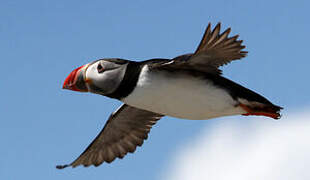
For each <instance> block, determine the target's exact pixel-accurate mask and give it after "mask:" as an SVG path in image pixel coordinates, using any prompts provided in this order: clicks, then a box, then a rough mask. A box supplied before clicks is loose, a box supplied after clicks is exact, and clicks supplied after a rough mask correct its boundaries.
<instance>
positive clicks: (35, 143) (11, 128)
mask: <svg viewBox="0 0 310 180" xmlns="http://www.w3.org/2000/svg"><path fill="white" fill-rule="evenodd" d="M309 6H310V3H309V1H267V0H262V1H246V0H237V1H223V0H220V1H163V0H158V1H154V2H149V1H142V0H140V1H134V2H133V1H118V0H115V1H99V0H98V1H87V2H86V1H73V0H68V1H47V0H45V1H42V0H41V1H35V0H29V1H16V0H12V1H9V0H6V1H1V2H0V39H1V40H0V52H1V53H0V56H1V65H2V66H1V67H2V68H1V76H0V82H1V92H2V93H1V94H2V100H1V102H0V113H1V126H0V141H1V143H2V147H1V148H0V154H1V161H0V179H22V178H23V179H29V178H35V179H39V178H41V179H47V180H48V179H53V180H54V179H73V178H74V179H77V180H78V179H85V178H88V179H98V178H105V179H125V178H126V179H133V178H135V179H158V178H160V176H159V174H160V173H161V172H162V171H164V170H165V168H167V164H168V163H169V162H170V160H171V158H173V156H174V155H175V151H176V150H179V148H180V147H182V144H183V143H184V142H190V141H191V140H192V137H194V136H196V135H197V134H198V133H199V132H201V131H202V129H203V128H208V127H209V128H210V129H211V128H212V127H214V126H217V124H218V122H221V121H229V120H231V121H234V120H235V119H236V118H233V119H232V118H230V117H226V118H220V119H217V120H210V121H185V120H178V119H175V118H170V117H165V118H163V119H162V120H161V121H159V122H158V124H157V125H155V127H154V128H153V129H152V131H151V134H150V136H149V139H148V140H147V141H146V142H145V143H144V145H143V147H142V148H138V149H137V151H136V152H135V153H134V154H129V155H127V156H126V157H125V158H124V159H123V160H116V161H115V162H113V163H112V164H103V165H101V166H100V167H98V168H94V167H91V168H81V167H79V168H76V169H71V168H68V169H65V170H62V171H60V170H57V169H55V165H57V164H64V163H69V162H71V161H72V160H74V159H75V158H76V157H77V156H78V155H79V154H80V153H81V152H82V151H83V150H84V148H86V146H87V145H88V144H89V143H90V142H91V141H92V139H93V138H94V137H95V136H96V135H97V133H98V132H99V131H100V130H101V128H102V127H103V125H104V124H105V121H106V119H107V117H108V116H109V114H110V113H111V112H113V111H114V110H115V109H116V108H117V107H118V106H119V105H120V104H121V103H120V102H118V101H116V100H112V99H109V98H106V97H102V96H98V95H92V94H81V93H77V92H72V91H66V90H62V89H61V87H62V83H63V81H64V79H65V78H66V76H67V75H68V74H69V73H70V72H71V70H73V69H74V68H76V67H78V66H80V65H83V64H85V63H88V62H90V61H93V60H96V59H99V58H104V57H120V58H125V59H131V60H138V61H140V60H145V59H150V58H155V57H162V58H172V57H175V56H177V55H180V54H184V53H189V52H192V51H194V50H195V48H196V47H197V45H198V43H199V41H200V38H201V36H202V34H203V31H204V28H205V27H206V25H207V23H208V22H212V23H213V24H216V23H217V22H222V27H223V28H227V27H232V34H240V38H241V39H243V40H244V44H245V45H246V46H247V50H248V51H249V55H248V57H246V58H245V59H243V60H242V61H237V62H234V63H232V64H230V65H229V66H225V67H223V70H224V76H225V77H228V78H230V79H232V80H234V81H236V82H238V83H240V84H242V85H244V86H247V87H248V88H250V89H253V90H255V91H257V92H259V93H261V94H262V95H264V96H266V97H267V98H269V99H270V100H271V101H273V102H274V103H275V104H278V105H281V106H283V107H284V108H285V109H284V111H283V115H284V116H285V115H286V113H287V112H290V111H289V110H298V109H300V108H303V109H304V108H305V107H309V105H310V96H309V90H310V85H309V83H308V81H309V80H308V78H309V67H310V61H309V57H308V52H309V43H308V42H309V41H310V37H309V35H308V33H309V32H308V31H309V29H310V24H309V19H308V17H309V13H308V7H309ZM239 118H240V119H241V121H238V123H239V124H240V126H246V125H247V124H248V123H251V117H241V116H240V117H239ZM260 120H262V121H263V120H269V119H266V118H260ZM271 121H272V120H271ZM245 136H246V133H245Z"/></svg>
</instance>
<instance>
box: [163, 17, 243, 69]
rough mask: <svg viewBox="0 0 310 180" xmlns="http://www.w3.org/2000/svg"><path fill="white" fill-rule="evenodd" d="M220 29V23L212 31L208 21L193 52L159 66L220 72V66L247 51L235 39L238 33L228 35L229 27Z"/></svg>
mask: <svg viewBox="0 0 310 180" xmlns="http://www.w3.org/2000/svg"><path fill="white" fill-rule="evenodd" d="M220 31H221V24H220V23H218V24H217V25H216V26H215V28H214V29H213V30H212V31H211V24H210V23H209V24H208V26H207V28H206V30H205V33H204V35H203V37H202V39H201V41H200V43H199V45H198V47H197V49H196V51H195V53H193V54H185V55H181V56H178V57H175V58H173V59H172V60H171V62H168V63H165V64H163V65H162V66H160V68H166V69H174V70H177V69H178V70H182V69H183V70H191V71H199V72H207V73H214V74H221V70H219V69H218V68H219V67H220V66H223V65H225V64H228V63H229V62H231V61H233V60H237V59H241V58H243V57H245V56H246V54H247V51H242V49H244V48H245V46H243V45H242V43H243V41H242V40H237V39H238V37H239V35H235V36H232V37H228V36H229V33H230V32H231V28H227V29H226V30H225V31H224V32H223V33H220Z"/></svg>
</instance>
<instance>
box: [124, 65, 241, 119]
mask: <svg viewBox="0 0 310 180" xmlns="http://www.w3.org/2000/svg"><path fill="white" fill-rule="evenodd" d="M123 102H124V103H126V104H128V105H131V106H134V107H137V108H140V109H145V110H148V111H152V112H156V113H160V114H164V115H168V116H173V117H178V118H183V119H210V118H214V117H219V116H227V115H236V114H242V113H245V112H244V111H243V110H242V109H241V108H239V107H235V105H236V103H237V102H236V101H235V100H234V99H233V98H232V97H231V96H230V95H229V94H228V93H227V92H226V91H225V90H224V89H221V88H219V87H216V86H214V84H213V82H212V81H208V80H206V79H200V78H197V77H194V76H190V75H184V74H180V73H173V72H166V71H151V70H149V68H148V67H147V66H144V67H143V69H142V71H141V73H140V77H139V80H138V82H137V86H136V88H135V89H134V91H133V92H132V93H131V94H130V95H129V96H127V97H126V98H124V99H123Z"/></svg>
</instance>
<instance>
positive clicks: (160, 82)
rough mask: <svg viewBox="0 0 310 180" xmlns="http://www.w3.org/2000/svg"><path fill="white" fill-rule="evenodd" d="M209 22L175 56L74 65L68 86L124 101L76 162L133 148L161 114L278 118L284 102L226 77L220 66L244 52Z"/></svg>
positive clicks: (106, 159)
mask: <svg viewBox="0 0 310 180" xmlns="http://www.w3.org/2000/svg"><path fill="white" fill-rule="evenodd" d="M220 29H221V24H220V23H218V24H217V25H216V26H215V28H214V29H213V30H211V24H210V23H209V25H208V26H207V28H206V30H205V33H204V35H203V38H202V40H201V41H200V44H199V45H198V47H197V49H196V51H195V52H194V53H190V54H184V55H181V56H177V57H175V58H173V59H150V60H145V61H141V62H136V61H130V60H125V59H119V58H104V59H99V60H96V61H94V62H91V63H89V64H86V65H83V66H81V67H79V68H77V69H75V70H73V71H72V72H71V73H70V74H69V76H68V77H67V78H66V79H65V82H64V84H63V88H64V89H69V90H73V91H79V92H91V93H95V94H99V95H104V96H107V97H110V98H114V99H118V100H120V101H122V102H123V103H124V104H123V105H121V106H120V107H119V108H118V110H116V111H115V112H113V113H112V114H111V116H110V117H109V119H108V121H107V123H106V124H105V126H104V128H103V129H102V131H101V132H100V133H99V134H98V136H97V137H96V138H95V139H94V140H93V142H92V143H91V144H90V145H89V146H88V147H87V148H86V150H85V151H84V152H83V153H82V154H81V155H80V156H79V157H78V158H77V159H76V160H74V161H73V162H72V163H70V164H66V165H59V166H57V168H59V169H63V168H65V167H68V166H71V167H76V166H79V165H84V166H85V167H87V166H90V165H94V166H99V165H100V164H102V163H103V162H107V163H110V162H112V161H113V160H114V159H115V158H123V157H124V156H125V155H126V154H127V153H128V152H130V153H133V152H134V151H135V150H136V147H137V146H141V145H142V144H143V141H144V140H145V139H147V137H148V133H149V132H150V129H151V127H152V126H153V125H154V124H155V123H156V122H157V121H158V120H159V119H161V118H162V117H163V116H172V117H177V118H182V119H192V120H203V119H210V118H216V117H221V116H230V115H245V116H248V115H259V116H267V117H270V118H274V119H279V118H280V110H281V109H282V108H281V107H280V106H277V105H274V104H272V103H271V102H270V101H269V100H267V99H266V98H264V97H263V96H261V95H259V94H257V93H255V92H253V91H251V90H249V89H247V88H245V87H243V86H241V85H239V84H237V83H235V82H233V81H231V80H229V79H227V78H225V77H223V76H222V75H221V74H222V73H221V70H220V69H219V67H220V66H223V65H225V64H227V63H230V62H231V61H234V60H238V59H241V58H243V57H245V56H246V54H247V51H243V49H244V48H245V46H243V45H242V40H238V35H235V36H232V37H229V33H230V31H231V29H230V28H228V29H226V30H225V31H224V32H222V33H221V32H220Z"/></svg>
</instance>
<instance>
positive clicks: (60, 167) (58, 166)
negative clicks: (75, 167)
mask: <svg viewBox="0 0 310 180" xmlns="http://www.w3.org/2000/svg"><path fill="white" fill-rule="evenodd" d="M69 166H70V165H69V164H65V165H57V166H56V168H57V169H64V168H66V167H69Z"/></svg>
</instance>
